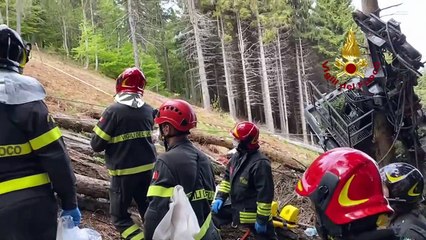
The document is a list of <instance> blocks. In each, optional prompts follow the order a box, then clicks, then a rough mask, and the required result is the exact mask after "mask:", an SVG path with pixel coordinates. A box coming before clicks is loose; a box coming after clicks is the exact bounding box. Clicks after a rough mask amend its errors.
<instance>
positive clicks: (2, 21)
mask: <svg viewBox="0 0 426 240" xmlns="http://www.w3.org/2000/svg"><path fill="white" fill-rule="evenodd" d="M0 24H4V19H3V14H2V13H1V11H0Z"/></svg>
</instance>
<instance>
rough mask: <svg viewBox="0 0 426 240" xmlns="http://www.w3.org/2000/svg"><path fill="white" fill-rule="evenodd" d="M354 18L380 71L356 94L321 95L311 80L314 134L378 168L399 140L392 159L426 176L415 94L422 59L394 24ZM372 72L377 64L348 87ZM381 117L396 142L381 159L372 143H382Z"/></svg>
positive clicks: (309, 115)
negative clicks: (379, 134)
mask: <svg viewBox="0 0 426 240" xmlns="http://www.w3.org/2000/svg"><path fill="white" fill-rule="evenodd" d="M353 18H354V20H355V22H356V23H357V25H358V26H359V27H360V28H361V30H362V31H363V32H364V34H365V36H366V38H367V40H368V49H369V55H370V58H371V59H370V60H371V61H370V62H373V63H376V62H379V63H380V69H379V70H378V71H375V72H377V74H376V76H375V78H374V81H372V82H371V83H369V85H366V84H364V85H362V86H361V88H357V89H352V90H348V89H344V88H343V89H341V88H336V89H335V90H334V91H332V92H329V93H326V94H322V93H321V92H320V91H319V90H318V88H317V87H316V86H315V85H314V84H312V82H309V86H310V90H311V96H312V100H313V101H312V102H313V103H312V104H310V105H308V106H307V107H306V108H305V115H306V119H307V123H308V126H309V127H310V131H311V132H313V133H314V134H315V136H316V137H317V138H318V140H319V141H318V143H319V145H321V147H322V148H323V149H324V151H327V150H330V149H332V148H336V147H353V148H356V149H359V150H362V151H365V152H366V153H368V154H369V155H370V156H372V157H374V158H376V161H377V162H378V163H379V164H380V163H382V162H383V160H384V159H385V158H386V156H387V155H389V153H390V152H391V149H392V148H394V147H395V146H396V145H398V144H396V143H397V141H400V143H402V145H401V146H402V148H401V149H403V150H402V151H400V153H401V152H402V153H401V154H399V155H398V156H396V157H392V158H391V161H406V162H409V163H411V164H412V165H414V166H417V167H418V168H419V169H421V170H422V172H425V167H424V157H425V150H424V149H423V148H422V146H423V145H426V144H421V143H422V142H425V143H426V137H425V135H422V134H421V133H420V131H419V129H421V128H422V126H424V125H426V117H425V115H424V113H423V111H422V109H421V104H420V99H419V97H418V96H417V95H416V94H415V93H414V86H416V85H417V79H418V77H420V76H422V75H421V73H420V72H419V69H420V67H423V66H424V63H422V62H421V58H422V56H421V54H420V53H419V52H418V51H417V50H416V49H414V48H413V47H412V46H411V45H410V44H409V43H408V42H407V41H406V38H405V35H404V34H402V32H401V28H400V26H399V23H398V22H396V21H395V20H393V19H391V20H389V21H388V22H384V21H383V20H381V19H380V18H379V17H378V16H377V15H375V14H374V13H371V14H368V15H366V14H364V13H363V12H361V11H356V12H354V13H353ZM385 53H388V54H391V56H392V61H391V62H387V61H386V59H385ZM373 70H374V67H373V66H371V67H369V68H367V69H366V72H365V76H366V77H364V78H362V77H352V78H351V79H350V80H349V81H348V82H347V84H352V83H354V84H357V83H358V82H360V81H365V80H367V78H368V76H370V75H371V74H372V72H373ZM380 114H382V116H384V119H385V120H387V121H383V122H384V123H386V124H388V125H389V126H390V128H389V129H388V134H389V130H390V134H389V136H391V140H390V142H392V144H391V146H390V147H389V148H387V149H389V150H387V149H386V150H387V152H386V154H385V155H384V156H382V157H381V158H379V159H377V156H374V149H373V148H375V146H374V144H372V143H374V141H377V139H375V138H374V137H375V136H374V135H375V134H377V133H375V131H374V128H375V124H374V122H375V120H376V119H375V118H377V117H378V116H379V115H380ZM376 125H377V123H376ZM379 141H380V140H379ZM398 150H400V149H398Z"/></svg>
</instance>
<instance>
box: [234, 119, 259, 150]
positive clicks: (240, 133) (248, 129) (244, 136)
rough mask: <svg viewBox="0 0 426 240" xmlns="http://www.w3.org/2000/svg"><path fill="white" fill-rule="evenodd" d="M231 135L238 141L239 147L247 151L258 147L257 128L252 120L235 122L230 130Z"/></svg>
mask: <svg viewBox="0 0 426 240" xmlns="http://www.w3.org/2000/svg"><path fill="white" fill-rule="evenodd" d="M231 135H232V136H233V137H234V138H235V139H237V140H238V141H239V142H240V144H239V145H240V147H243V148H245V149H247V150H249V151H252V150H256V149H258V148H259V128H258V127H257V126H256V124H254V123H252V122H248V121H244V122H240V123H237V124H236V125H235V127H234V128H233V129H232V130H231Z"/></svg>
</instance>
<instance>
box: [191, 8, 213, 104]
mask: <svg viewBox="0 0 426 240" xmlns="http://www.w3.org/2000/svg"><path fill="white" fill-rule="evenodd" d="M188 12H189V18H190V21H191V23H192V27H193V29H194V36H195V46H196V48H197V58H198V71H199V75H200V83H201V93H202V94H203V106H204V109H206V110H210V109H211V106H210V105H211V104H210V93H209V86H208V83H207V74H206V67H205V64H204V55H203V49H202V47H201V37H200V30H199V28H198V17H197V15H196V12H195V3H194V0H188Z"/></svg>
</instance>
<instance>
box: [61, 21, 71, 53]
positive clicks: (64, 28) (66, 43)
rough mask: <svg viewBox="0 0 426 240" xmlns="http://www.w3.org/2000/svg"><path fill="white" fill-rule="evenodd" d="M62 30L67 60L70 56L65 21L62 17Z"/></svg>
mask: <svg viewBox="0 0 426 240" xmlns="http://www.w3.org/2000/svg"><path fill="white" fill-rule="evenodd" d="M61 19H62V30H63V31H64V35H63V39H64V49H65V52H66V53H67V58H68V57H69V56H70V49H69V47H68V29H67V23H66V21H65V17H64V16H62V17H61Z"/></svg>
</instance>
